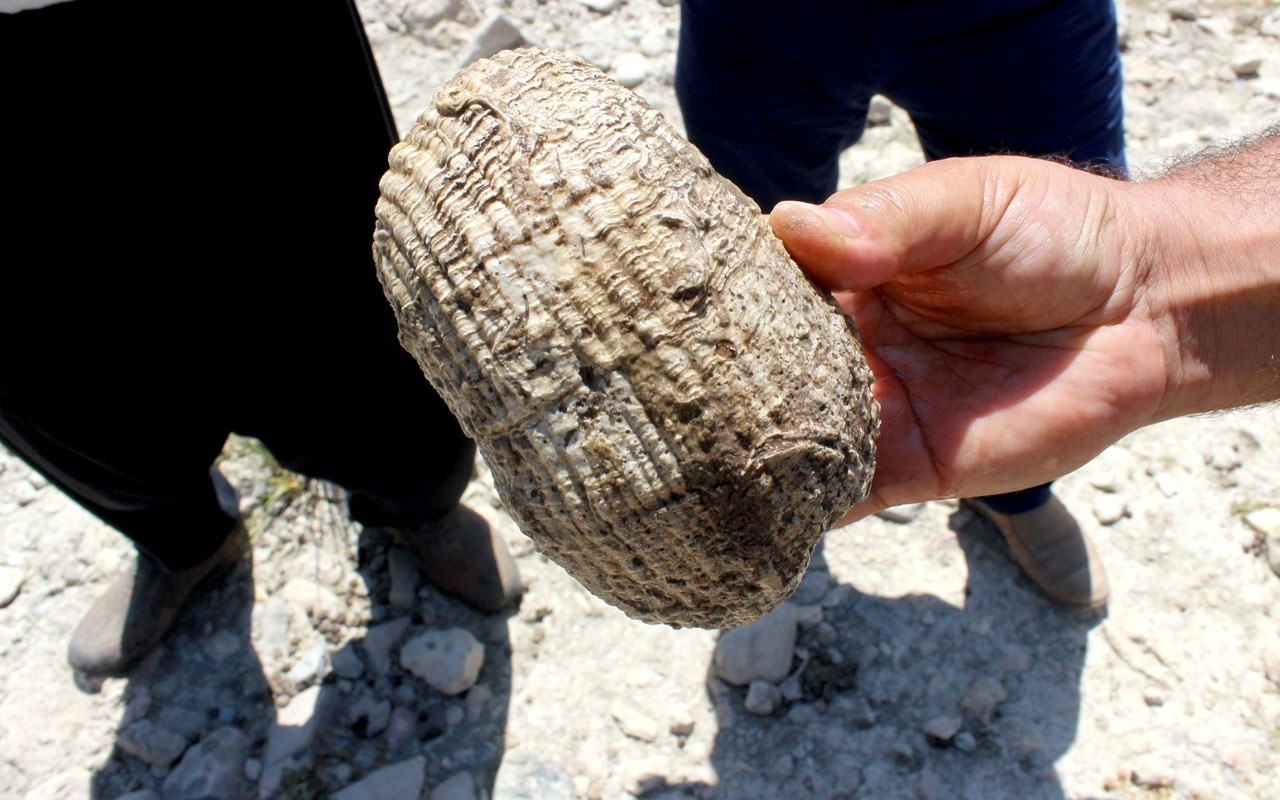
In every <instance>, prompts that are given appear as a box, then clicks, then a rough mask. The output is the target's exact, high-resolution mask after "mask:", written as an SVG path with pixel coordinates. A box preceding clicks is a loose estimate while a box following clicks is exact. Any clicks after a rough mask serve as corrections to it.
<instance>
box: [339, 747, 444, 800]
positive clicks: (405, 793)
mask: <svg viewBox="0 0 1280 800" xmlns="http://www.w3.org/2000/svg"><path fill="white" fill-rule="evenodd" d="M426 779H427V761H426V759H425V758H423V757H422V756H414V757H413V758H410V759H407V760H405V761H401V762H399V763H396V764H389V765H387V766H385V767H381V768H379V769H376V770H374V771H373V772H371V773H369V774H368V775H366V776H365V777H364V778H362V779H360V780H359V781H356V782H355V783H353V784H350V785H348V786H346V787H345V788H343V789H342V790H340V791H338V792H336V793H335V794H334V795H333V800H403V799H404V798H408V797H417V796H418V795H420V794H421V793H422V786H423V784H424V783H426ZM433 796H434V795H433Z"/></svg>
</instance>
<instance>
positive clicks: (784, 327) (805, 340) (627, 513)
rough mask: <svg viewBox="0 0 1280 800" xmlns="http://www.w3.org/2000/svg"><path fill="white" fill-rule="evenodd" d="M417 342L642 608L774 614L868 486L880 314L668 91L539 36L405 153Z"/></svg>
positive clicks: (407, 262) (698, 621) (404, 145)
mask: <svg viewBox="0 0 1280 800" xmlns="http://www.w3.org/2000/svg"><path fill="white" fill-rule="evenodd" d="M388 164H389V168H388V170H387V171H386V173H385V174H384V176H383V178H382V181H381V184H380V187H381V197H380V199H379V201H378V204H377V209H376V216H377V223H376V229H375V232H374V242H373V250H374V259H375V261H376V263H377V269H378V275H379V279H380V280H381V281H382V286H383V289H384V292H385V294H386V296H387V299H388V301H389V302H390V303H391V305H392V307H393V308H394V309H395V313H396V315H397V320H398V325H399V332H400V341H401V344H402V345H403V346H404V347H405V349H406V350H408V351H409V352H410V353H411V354H412V355H413V356H414V358H415V359H416V360H417V362H418V364H419V365H420V366H421V368H422V370H423V373H424V374H425V375H426V377H427V379H428V380H429V381H430V382H431V384H432V386H434V387H435V389H436V390H437V391H438V392H439V393H440V395H441V396H442V397H443V398H444V400H445V402H446V403H447V404H448V406H449V408H450V409H451V410H452V411H453V413H454V414H455V415H456V416H457V417H458V419H459V421H460V422H461V424H462V426H463V429H464V430H465V431H466V432H467V434H468V435H469V436H471V437H472V438H473V439H474V440H475V442H476V444H477V447H478V449H479V451H480V453H481V455H482V456H483V458H484V460H485V462H486V464H487V465H488V467H489V469H490V470H491V472H492V474H493V479H494V483H495V486H496V488H497V490H498V493H499V496H500V498H501V499H502V502H503V503H504V506H505V508H506V510H507V511H508V512H509V513H510V515H511V516H512V518H513V519H514V520H515V521H516V523H517V525H519V527H520V529H521V530H522V531H523V532H524V533H525V534H527V535H528V536H529V537H530V538H531V539H532V540H533V542H534V544H535V545H536V546H537V547H538V549H539V550H540V551H542V552H543V553H544V554H545V555H547V556H548V557H549V558H551V559H552V560H553V561H555V562H556V563H558V564H559V565H560V566H561V567H563V568H564V569H565V570H566V571H567V572H568V573H569V574H570V575H571V576H573V577H574V578H576V579H577V580H578V581H579V582H580V583H581V584H582V585H583V586H584V587H585V588H587V589H588V590H589V591H591V592H592V593H593V594H595V595H596V596H598V597H600V598H601V599H603V600H604V601H606V602H608V603H610V604H612V605H614V606H616V607H617V608H619V609H621V610H622V611H623V612H624V613H626V614H627V615H629V616H631V617H633V618H635V619H639V620H643V621H646V622H652V623H663V624H667V625H670V626H672V627H703V628H723V627H731V626H735V625H740V624H743V623H746V622H750V621H752V620H754V619H756V618H758V617H760V616H761V615H763V614H764V613H766V612H768V611H769V610H771V609H772V608H774V607H775V606H776V605H778V604H779V603H781V602H782V601H783V600H785V599H786V598H787V597H789V596H790V595H791V594H792V592H793V591H794V590H795V587H796V585H797V584H798V583H799V580H800V578H801V577H802V575H803V573H804V571H805V569H806V567H807V566H808V563H809V559H810V557H811V556H812V554H813V551H814V549H815V548H816V546H817V544H818V542H819V540H820V539H821V536H822V534H823V533H824V532H826V531H827V530H828V529H829V528H830V527H831V526H832V525H833V524H834V523H835V521H836V520H837V519H838V518H839V517H840V516H841V515H842V514H843V513H844V512H845V511H846V510H848V508H849V507H850V506H851V505H852V504H853V503H855V502H857V501H859V500H861V499H863V498H864V497H865V496H866V494H867V492H868V491H869V487H870V482H871V475H872V471H873V468H874V459H875V438H876V435H877V434H878V431H879V411H878V407H877V405H876V403H875V401H874V399H873V398H872V396H871V393H870V387H871V380H872V378H871V372H870V370H869V369H868V368H867V364H866V360H865V357H864V355H863V351H862V347H861V344H860V342H859V340H858V337H857V332H856V331H855V330H854V328H853V327H852V325H851V323H850V322H849V321H848V320H847V319H846V317H845V316H844V314H842V313H841V311H840V309H839V307H838V306H837V305H836V304H835V302H834V301H833V300H832V298H831V297H830V296H829V295H828V294H826V293H824V292H822V291H820V290H819V289H818V288H817V287H815V286H814V285H813V284H812V283H811V282H810V281H809V280H808V279H807V278H806V277H805V275H804V274H803V273H802V272H801V271H800V269H799V268H798V267H797V266H796V265H795V263H794V262H793V261H792V260H791V258H790V257H789V256H788V254H787V252H786V250H785V249H784V248H783V247H782V244H781V242H779V241H778V239H777V238H776V237H775V236H774V235H773V233H772V232H771V231H770V229H769V227H768V224H767V222H766V221H765V219H764V218H763V216H762V215H761V213H760V209H759V207H758V206H757V205H756V204H755V203H753V202H752V201H751V200H749V199H748V198H747V197H746V196H745V195H743V194H742V192H740V191H739V190H738V189H737V187H735V186H734V185H733V184H732V183H730V182H729V181H728V180H727V179H725V178H723V177H722V176H720V175H719V174H717V173H716V172H715V171H714V170H713V169H712V167H711V165H710V164H709V162H708V161H707V160H706V158H705V157H704V156H703V155H702V154H701V153H700V152H699V151H698V150H697V148H695V147H694V146H693V145H692V144H690V143H689V142H688V141H687V140H685V139H684V138H683V137H681V136H680V135H679V134H678V133H677V132H676V130H675V129H674V128H673V127H672V126H671V124H670V123H669V122H668V121H667V120H666V119H665V118H664V117H663V116H662V114H661V113H660V112H659V111H658V110H657V109H655V108H654V107H652V106H651V105H650V104H649V103H647V102H646V101H644V100H643V99H642V98H641V97H639V96H638V95H637V94H635V93H634V92H632V91H630V90H628V89H626V88H624V87H622V86H621V85H620V84H618V83H616V82H614V81H613V80H612V79H610V78H609V77H608V76H607V75H605V74H604V73H603V72H601V71H600V70H599V69H597V68H596V67H594V66H592V65H591V64H589V63H588V62H586V61H584V60H582V59H580V58H577V57H575V56H571V55H568V54H565V53H561V52H557V51H553V50H543V49H537V48H522V49H519V50H508V51H503V52H502V53H499V54H497V55H496V56H493V57H491V58H488V59H484V60H481V61H478V62H476V63H474V64H472V65H471V66H469V67H467V68H466V69H464V70H463V71H462V72H460V73H459V74H457V75H456V76H455V77H453V78H452V79H450V80H449V81H448V82H446V83H445V84H444V85H442V86H441V87H440V88H439V90H438V91H437V92H436V95H435V97H434V98H433V100H432V102H431V104H430V105H429V106H428V107H427V108H426V109H425V110H424V111H423V112H422V113H421V114H420V115H419V117H418V119H417V121H416V122H415V123H414V124H413V126H412V128H411V129H410V130H409V132H408V133H407V135H406V136H405V137H404V139H403V140H402V141H400V142H399V143H397V144H396V145H395V146H394V147H393V148H392V149H391V152H390V154H389V157H388Z"/></svg>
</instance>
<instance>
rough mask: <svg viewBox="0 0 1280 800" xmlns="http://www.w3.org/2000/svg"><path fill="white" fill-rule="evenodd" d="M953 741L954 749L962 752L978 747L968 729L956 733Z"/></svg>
mask: <svg viewBox="0 0 1280 800" xmlns="http://www.w3.org/2000/svg"><path fill="white" fill-rule="evenodd" d="M953 743H954V744H955V746H956V749H957V750H959V751H960V752H962V753H972V752H973V751H975V750H977V749H978V740H977V738H975V737H974V735H973V734H972V733H969V732H968V731H960V732H959V733H957V734H956V738H955V740H954V742H953Z"/></svg>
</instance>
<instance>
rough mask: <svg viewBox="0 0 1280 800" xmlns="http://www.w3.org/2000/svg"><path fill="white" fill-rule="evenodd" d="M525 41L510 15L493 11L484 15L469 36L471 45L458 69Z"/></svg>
mask: <svg viewBox="0 0 1280 800" xmlns="http://www.w3.org/2000/svg"><path fill="white" fill-rule="evenodd" d="M527 43H528V41H527V40H526V39H525V38H524V34H523V33H521V32H520V27H519V26H518V25H516V24H515V23H514V22H512V21H511V18H510V17H508V16H507V15H506V14H503V13H501V12H494V13H493V14H490V15H489V16H487V17H485V19H484V21H483V22H481V23H480V26H479V27H478V28H476V33H475V35H474V36H473V37H472V38H471V47H469V48H468V49H467V52H466V54H465V55H463V57H462V63H461V64H459V65H458V66H459V69H461V68H462V67H466V66H469V65H470V64H473V63H475V62H476V61H479V60H480V59H482V58H488V57H489V56H491V55H493V54H495V53H497V52H499V51H502V50H507V49H510V48H515V47H519V46H520V45H522V44H527Z"/></svg>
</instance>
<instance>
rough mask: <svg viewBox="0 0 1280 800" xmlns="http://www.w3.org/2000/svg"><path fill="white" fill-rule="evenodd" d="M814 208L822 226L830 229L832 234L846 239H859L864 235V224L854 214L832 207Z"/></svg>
mask: <svg viewBox="0 0 1280 800" xmlns="http://www.w3.org/2000/svg"><path fill="white" fill-rule="evenodd" d="M812 208H813V213H815V214H817V215H818V219H820V220H822V224H823V225H826V226H827V227H828V228H830V229H831V232H832V233H835V234H838V235H840V236H842V237H844V238H846V239H857V238H858V237H859V236H861V235H862V223H860V222H859V221H858V218H857V217H855V216H853V215H852V214H849V213H846V212H844V211H842V210H840V209H839V208H835V207H832V206H812Z"/></svg>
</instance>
